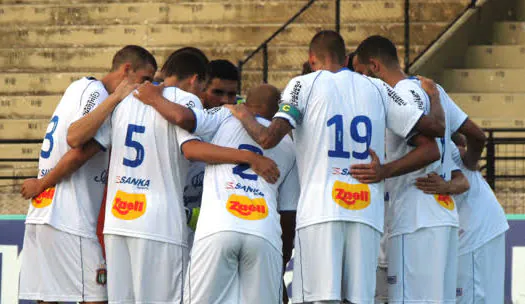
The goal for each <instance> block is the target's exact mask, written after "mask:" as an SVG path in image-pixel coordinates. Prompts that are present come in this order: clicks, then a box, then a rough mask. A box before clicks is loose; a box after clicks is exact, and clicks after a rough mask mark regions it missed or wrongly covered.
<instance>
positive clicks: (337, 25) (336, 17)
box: [238, 0, 478, 93]
mask: <svg viewBox="0 0 525 304" xmlns="http://www.w3.org/2000/svg"><path fill="white" fill-rule="evenodd" d="M334 1H335V5H334V8H335V9H334V14H333V20H332V22H330V23H332V24H333V29H335V30H336V31H337V32H339V31H340V29H341V1H340V0H334ZM315 2H318V0H310V1H308V2H307V3H306V4H305V5H304V6H303V7H302V8H301V9H299V10H298V11H297V13H295V14H294V15H293V16H292V17H290V19H288V21H286V22H285V23H284V24H283V25H282V26H281V27H280V28H279V29H277V30H276V31H275V32H274V33H273V34H272V35H270V36H269V37H268V38H267V39H266V40H264V41H263V42H262V43H261V44H260V45H259V46H258V47H257V48H255V50H253V51H252V52H250V53H249V54H248V55H247V56H246V57H245V58H244V59H241V60H239V62H238V69H239V74H240V76H241V77H240V79H241V81H239V83H238V91H239V93H242V91H243V87H242V73H243V67H244V66H246V64H247V63H248V62H249V61H251V60H254V57H255V55H256V54H258V53H259V52H261V53H262V69H261V73H262V80H263V82H264V83H268V73H269V60H268V56H269V55H268V54H269V52H268V48H269V44H270V42H272V41H273V40H274V39H275V38H276V37H277V36H279V34H281V33H282V32H283V31H285V30H286V29H287V28H288V27H289V26H290V25H291V24H293V23H294V22H295V21H296V20H297V19H298V18H299V17H301V16H302V15H303V14H304V13H305V12H306V11H308V10H309V9H311V8H312V6H313V4H314V3H315ZM411 2H412V1H411V0H404V29H403V30H404V42H403V47H404V50H405V52H404V53H405V54H404V62H405V65H404V68H405V70H406V71H407V72H408V70H409V67H410V64H411V63H413V62H414V61H415V59H417V58H419V57H420V56H421V55H422V54H424V53H425V51H427V50H428V49H429V48H430V47H431V46H432V45H433V44H434V43H435V42H436V41H437V40H438V39H439V37H441V36H442V35H443V34H444V33H445V32H446V31H447V30H448V29H449V28H450V27H452V26H453V25H454V24H455V23H456V22H457V21H458V20H459V19H460V18H461V16H463V15H464V14H465V13H466V12H467V11H468V10H469V9H471V8H473V7H475V6H476V3H477V2H478V0H471V1H469V3H468V4H467V5H466V6H465V8H464V9H463V11H462V12H461V13H459V14H458V15H457V16H456V18H455V19H454V20H453V21H452V22H450V23H449V24H448V26H446V27H445V28H444V29H443V31H442V32H441V33H440V34H439V35H438V36H437V37H436V38H435V39H434V40H433V41H432V42H431V43H430V44H429V45H427V46H426V47H425V48H424V50H423V51H422V52H421V53H420V54H418V55H417V56H416V57H415V58H414V59H411V58H410V50H412V49H413V46H415V45H413V44H412V43H411V39H410V28H411V24H412V21H411V18H410V16H411V13H412V11H411V5H410V4H411ZM311 21H312V23H318V22H315V21H316V20H311ZM323 21H325V20H323ZM323 23H324V22H323ZM370 34H373V33H370Z"/></svg>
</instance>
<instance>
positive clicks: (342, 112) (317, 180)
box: [275, 69, 422, 231]
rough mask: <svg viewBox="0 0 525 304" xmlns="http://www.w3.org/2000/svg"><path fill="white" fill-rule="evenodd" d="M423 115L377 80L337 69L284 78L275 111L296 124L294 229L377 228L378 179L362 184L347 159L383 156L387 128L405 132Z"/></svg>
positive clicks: (380, 223)
mask: <svg viewBox="0 0 525 304" xmlns="http://www.w3.org/2000/svg"><path fill="white" fill-rule="evenodd" d="M421 115H422V111H421V110H419V109H418V108H417V107H415V106H413V105H411V104H408V103H407V102H405V101H404V100H403V99H401V98H400V97H399V96H397V94H396V93H395V92H394V91H393V90H392V88H390V87H389V86H388V85H386V84H385V83H384V82H382V81H378V80H374V79H370V78H367V77H364V76H361V75H359V74H356V73H353V72H350V71H349V70H348V69H343V70H341V71H339V72H338V73H331V72H328V71H320V72H315V73H311V74H308V75H304V76H299V77H296V78H294V79H292V80H291V81H290V83H289V84H288V86H287V87H286V89H285V90H284V92H283V95H282V101H281V107H280V111H279V112H278V113H277V114H276V115H275V117H277V118H282V119H286V120H288V121H289V122H290V124H291V125H292V126H293V127H294V128H295V129H294V142H295V144H296V149H297V151H301V152H300V153H298V155H297V166H298V171H299V179H300V184H301V196H300V199H299V206H298V209H297V228H298V229H300V228H302V227H305V226H308V225H312V224H316V223H322V222H328V221H353V222H362V223H365V224H368V225H370V226H372V227H374V228H375V229H377V230H379V231H382V230H383V217H384V211H383V210H384V209H383V208H384V200H383V199H384V195H383V183H382V182H381V183H377V184H370V185H363V184H359V183H358V182H357V181H356V180H355V179H353V178H352V177H351V176H350V172H349V168H350V166H351V165H352V164H359V163H368V162H370V157H369V152H368V151H369V149H370V148H372V149H374V150H375V151H376V153H377V155H378V156H379V157H380V159H381V161H383V158H384V157H383V156H384V136H385V128H386V127H388V128H389V129H391V130H393V131H394V132H396V133H397V134H399V135H401V136H406V135H408V133H409V132H410V131H411V129H412V128H413V126H414V125H415V123H416V122H417V121H418V120H419V118H420V117H421Z"/></svg>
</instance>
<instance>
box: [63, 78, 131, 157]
mask: <svg viewBox="0 0 525 304" xmlns="http://www.w3.org/2000/svg"><path fill="white" fill-rule="evenodd" d="M137 86H138V85H137V84H133V83H130V82H129V81H128V79H124V80H122V82H121V83H120V84H119V85H118V87H117V88H116V89H115V91H114V92H113V93H112V94H111V95H109V96H108V98H106V99H105V100H104V101H103V102H102V103H100V105H99V106H98V107H96V108H95V109H94V110H93V111H91V112H90V113H88V114H87V115H84V116H83V117H82V118H80V119H79V120H77V121H75V122H74V123H72V124H71V126H69V129H68V131H67V144H68V145H69V146H70V147H72V148H79V147H82V145H84V144H85V143H87V142H88V141H89V140H90V139H92V138H93V137H95V135H96V134H97V131H98V129H99V128H100V127H101V126H102V124H103V123H104V120H106V118H107V117H108V116H109V115H111V112H113V110H114V109H115V107H116V106H117V105H118V104H119V103H120V102H121V101H122V100H123V99H124V98H126V96H128V95H129V94H130V93H131V92H132V91H133V90H134V89H136V88H137Z"/></svg>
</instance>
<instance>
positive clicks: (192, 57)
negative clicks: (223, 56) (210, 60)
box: [160, 51, 207, 80]
mask: <svg viewBox="0 0 525 304" xmlns="http://www.w3.org/2000/svg"><path fill="white" fill-rule="evenodd" d="M204 58H206V57H205V56H204ZM206 60H207V58H206ZM160 71H161V73H162V74H163V76H164V78H167V77H171V76H176V77H177V78H178V79H180V80H184V79H186V78H188V77H191V76H193V75H195V74H197V77H198V78H199V80H205V79H206V62H205V61H204V60H203V57H202V56H201V55H200V54H198V53H195V52H192V51H182V52H180V51H175V52H173V53H172V54H171V55H170V56H169V57H168V59H166V62H165V63H164V65H163V66H162V69H161V70H160Z"/></svg>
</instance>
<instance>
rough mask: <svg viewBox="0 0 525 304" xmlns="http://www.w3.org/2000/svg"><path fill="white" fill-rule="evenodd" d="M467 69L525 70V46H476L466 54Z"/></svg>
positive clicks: (470, 48)
mask: <svg viewBox="0 0 525 304" xmlns="http://www.w3.org/2000/svg"><path fill="white" fill-rule="evenodd" d="M465 68H467V69H470V68H478V69H479V68H481V69H486V68H491V69H495V68H499V69H505V68H510V69H515V68H525V45H523V46H520V45H476V46H471V47H469V48H468V50H467V53H466V54H465Z"/></svg>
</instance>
